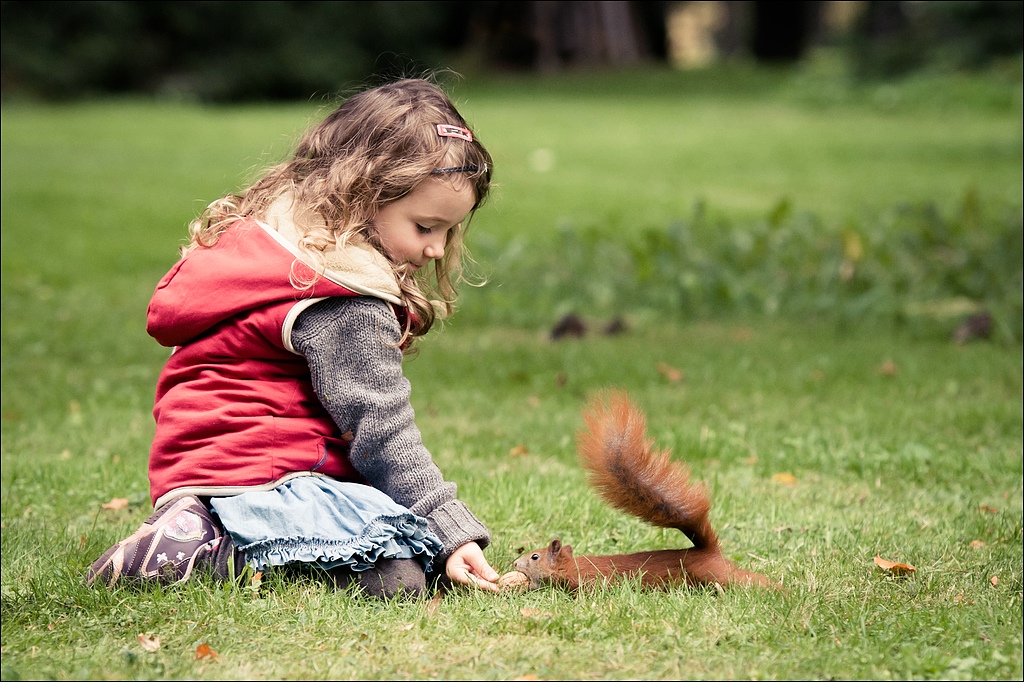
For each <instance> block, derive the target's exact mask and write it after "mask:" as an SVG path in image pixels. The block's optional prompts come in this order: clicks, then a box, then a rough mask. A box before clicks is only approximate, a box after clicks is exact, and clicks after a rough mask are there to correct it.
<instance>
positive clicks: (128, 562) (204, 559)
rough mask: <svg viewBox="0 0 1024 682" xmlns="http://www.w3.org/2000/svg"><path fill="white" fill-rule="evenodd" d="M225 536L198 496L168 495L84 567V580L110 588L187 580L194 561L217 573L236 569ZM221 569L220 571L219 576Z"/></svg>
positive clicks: (238, 567)
mask: <svg viewBox="0 0 1024 682" xmlns="http://www.w3.org/2000/svg"><path fill="white" fill-rule="evenodd" d="M236 554H237V553H236V552H234V547H233V545H232V542H231V537H230V536H229V535H228V534H227V533H225V532H224V529H223V527H221V525H220V523H218V521H217V520H216V519H215V518H214V517H213V515H212V514H211V513H210V511H209V510H208V509H207V508H206V505H204V504H203V503H202V502H201V501H200V500H199V498H197V497H194V496H192V495H188V496H185V497H179V498H177V499H174V500H172V501H170V502H168V503H167V504H165V505H164V506H163V507H161V508H160V509H158V510H157V511H156V512H155V513H154V514H153V515H152V516H150V517H149V518H148V519H146V522H145V523H143V524H142V525H141V526H140V527H139V529H138V530H137V531H135V532H134V533H132V534H131V535H130V536H129V537H127V538H125V539H124V540H122V541H121V542H119V543H117V544H116V545H114V546H113V547H111V548H110V549H108V550H107V551H106V552H104V553H103V556H101V557H100V558H99V559H97V560H96V562H95V563H94V564H93V565H92V566H91V567H90V568H89V572H88V573H87V574H86V578H85V580H86V583H87V584H89V585H94V584H96V583H97V582H98V583H101V584H104V585H106V586H107V587H113V586H114V585H115V584H116V583H117V582H118V581H119V580H123V581H131V582H143V581H147V580H156V581H159V582H162V583H178V582H184V581H185V580H188V579H189V577H190V576H191V575H192V573H193V571H194V570H195V569H196V568H197V567H199V566H204V565H206V566H208V567H210V568H212V569H213V572H214V573H215V574H216V575H217V576H218V577H221V578H227V577H229V570H230V569H229V565H231V568H235V569H241V567H242V566H241V565H240V562H239V561H238V559H240V558H241V557H236ZM222 574H223V575H222Z"/></svg>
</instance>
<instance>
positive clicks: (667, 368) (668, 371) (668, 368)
mask: <svg viewBox="0 0 1024 682" xmlns="http://www.w3.org/2000/svg"><path fill="white" fill-rule="evenodd" d="M658 373H659V374H661V376H663V377H665V378H666V379H668V381H669V382H670V383H673V384H677V383H679V382H680V381H682V380H683V373H682V372H681V371H679V370H678V369H676V368H675V367H673V366H672V365H668V364H665V363H664V362H659V363H658Z"/></svg>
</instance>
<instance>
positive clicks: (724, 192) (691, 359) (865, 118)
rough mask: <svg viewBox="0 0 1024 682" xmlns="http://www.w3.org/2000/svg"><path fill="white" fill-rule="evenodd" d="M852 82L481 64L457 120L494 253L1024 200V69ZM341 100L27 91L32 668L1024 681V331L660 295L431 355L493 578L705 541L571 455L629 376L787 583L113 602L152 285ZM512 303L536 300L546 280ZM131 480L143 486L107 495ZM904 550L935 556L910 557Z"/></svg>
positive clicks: (23, 545) (213, 675)
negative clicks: (556, 545)
mask: <svg viewBox="0 0 1024 682" xmlns="http://www.w3.org/2000/svg"><path fill="white" fill-rule="evenodd" d="M719 77H720V78H719ZM993 78H994V77H993ZM720 80H721V82H719V81H720ZM829 83H830V82H829V81H827V80H825V79H821V78H818V79H817V80H815V77H814V75H813V74H811V75H803V76H800V77H792V76H786V75H784V74H778V73H757V74H750V73H747V74H742V73H741V74H739V75H737V74H725V75H721V74H718V75H717V76H716V74H713V73H712V74H692V75H687V74H682V75H668V74H646V75H643V74H640V75H633V76H630V77H627V78H620V79H613V80H607V79H604V78H600V77H592V78H578V79H575V80H572V81H568V80H558V79H554V80H551V81H536V80H531V81H525V80H516V79H508V80H506V81H503V82H501V83H488V84H479V83H475V82H473V81H469V82H467V83H466V84H465V85H464V86H462V87H461V88H460V90H459V96H460V98H461V100H462V101H463V102H464V103H465V112H464V113H466V114H467V116H468V118H470V120H471V121H472V122H473V123H474V124H475V125H476V126H477V127H478V128H479V130H480V134H481V137H482V138H483V139H484V140H485V143H487V144H488V146H489V148H490V149H491V151H492V153H493V154H494V156H495V158H496V160H497V163H498V171H497V173H498V174H497V178H498V181H499V182H500V184H501V187H500V188H499V190H498V192H497V194H496V196H495V198H494V202H493V205H491V206H488V207H487V208H486V209H485V211H483V212H481V214H480V215H479V216H478V217H477V221H476V223H475V224H474V231H475V234H476V238H477V239H480V240H486V239H490V240H493V241H497V242H499V243H502V242H508V243H511V242H513V241H515V240H520V242H521V243H522V245H523V246H522V248H523V249H524V251H525V255H523V256H522V257H523V258H529V252H530V250H531V249H535V250H537V251H538V252H540V251H543V250H545V249H550V248H551V245H552V244H553V243H556V242H554V241H552V240H550V239H549V238H548V236H549V235H550V234H551V233H552V232H553V231H554V230H555V228H557V227H558V226H559V225H560V224H562V223H565V222H570V223H573V224H575V225H580V226H586V227H592V228H593V229H596V230H599V231H604V232H605V233H606V234H608V235H610V236H614V235H615V233H616V231H621V230H624V229H628V228H629V226H631V225H634V224H635V225H637V226H639V227H659V226H664V225H666V224H668V223H669V222H671V221H672V220H676V219H678V218H679V217H680V216H684V215H688V214H689V213H690V212H691V211H692V208H693V204H694V203H695V202H697V201H700V200H703V201H705V202H706V204H707V205H708V207H709V210H710V211H712V212H713V213H716V214H719V215H722V216H727V217H730V218H732V219H735V220H745V219H750V218H754V217H759V216H763V215H764V214H765V213H766V212H767V211H769V210H770V209H771V207H772V206H773V205H775V204H776V203H777V202H778V201H779V199H780V198H782V197H788V198H789V199H790V201H791V202H792V203H793V205H794V206H796V207H797V209H798V210H805V211H810V212H813V213H815V214H816V215H819V216H821V217H822V219H824V220H826V221H831V222H834V223H836V224H842V223H843V222H844V221H848V220H854V219H859V217H860V216H863V215H864V214H870V213H871V212H873V211H877V210H881V209H884V208H886V207H888V206H892V205H893V204H896V203H899V202H903V201H915V202H916V201H930V202H935V203H936V205H938V206H940V207H942V208H949V207H952V206H956V205H957V204H958V202H960V201H961V200H962V198H963V196H964V193H965V192H968V191H976V192H977V195H978V196H979V197H980V201H981V202H982V204H983V205H984V206H985V207H986V210H987V209H988V208H992V207H994V208H993V210H995V209H996V208H1001V207H1005V206H1010V207H1011V208H1012V207H1015V208H1016V210H1017V211H1019V207H1020V204H1021V157H1022V152H1021V104H1020V102H1021V100H1020V84H1019V76H1018V77H1017V80H1016V81H1013V82H1011V83H1010V86H1004V85H1002V84H1001V83H1002V81H1000V80H999V79H998V78H995V79H994V80H990V81H986V80H984V79H980V80H977V81H970V82H960V81H956V80H952V79H950V80H945V81H935V82H931V83H930V85H929V83H924V84H922V82H912V83H906V84H903V85H900V86H887V87H888V89H885V88H881V87H876V88H865V89H862V90H842V89H838V90H837V89H835V87H834V84H832V85H829ZM826 86H827V87H826ZM829 88H832V89H829ZM316 110H317V107H316V106H314V105H281V106H266V107H232V108H207V107H202V106H198V105H191V104H168V103H151V102H133V101H122V102H97V103H88V104H78V105H66V106H41V105H27V104H16V105H15V104H5V105H4V107H3V111H2V126H0V134H2V164H0V173H2V191H3V195H2V221H0V225H2V254H0V259H2V301H3V309H2V322H3V325H2V386H3V389H2V403H3V404H2V409H0V418H2V419H0V428H2V446H0V454H2V500H0V513H2V522H0V523H2V534H0V543H2V546H0V549H2V551H0V562H2V573H0V574H2V618H3V627H2V644H0V646H2V653H3V661H2V678H3V679H12V680H13V679H31V678H61V679H67V678H112V679H124V678H194V679H262V678H275V679H279V678H329V679H352V678H361V679H366V678H371V679H374V678H380V679H394V678H409V679H424V678H442V679H449V678H451V679H462V678H465V679H470V678H477V679H479V678H487V679H517V678H518V679H547V678H550V679H578V678H666V679H686V678H715V679H722V678H787V679H788V678H792V679H818V678H836V677H838V678H872V679H880V678H891V677H896V678H932V679H1020V678H1021V676H1022V673H1024V668H1022V652H1024V647H1022V642H1021V639H1022V634H1021V633H1022V627H1024V623H1022V620H1024V619H1022V608H1024V607H1022V572H1024V568H1022V562H1024V557H1022V554H1024V550H1022V542H1024V535H1022V526H1024V510H1022V506H1024V502H1022V497H1024V484H1022V456H1024V453H1022V435H1024V434H1022V431H1024V418H1022V404H1024V400H1022V390H1024V389H1022V383H1024V360H1022V354H1021V347H1020V344H1019V343H1016V344H1014V343H1009V344H1008V343H1005V342H1004V343H988V342H979V343H971V344H967V345H962V346H961V345H955V344H953V343H951V342H949V341H948V340H947V339H946V338H945V337H944V336H935V335H920V334H911V333H907V332H906V331H901V330H899V329H893V328H890V327H876V326H873V325H871V324H864V325H858V324H851V325H847V326H845V327H842V328H838V327H836V326H835V325H834V324H828V323H825V322H822V321H820V320H814V319H805V318H800V319H795V318H782V319H777V318H776V319H769V318H765V317H761V316H752V317H712V318H709V319H686V318H683V317H681V316H672V315H664V316H660V317H658V316H650V317H642V318H638V319H635V320H632V324H631V326H630V328H629V330H628V331H627V332H626V333H624V334H620V335H616V336H604V335H601V334H591V335H590V336H588V337H586V338H582V339H567V340H563V341H559V342H553V341H551V340H550V339H549V337H548V334H547V330H548V328H549V327H550V324H551V323H552V320H550V319H547V318H545V317H543V316H536V317H535V318H534V319H532V320H531V319H530V318H529V315H524V316H522V317H521V318H519V321H518V322H517V324H514V325H513V324H494V325H489V326H483V325H480V324H478V323H476V322H474V320H478V319H479V317H470V318H469V319H467V320H460V318H459V317H458V316H456V318H455V319H454V320H453V321H452V322H451V323H450V324H448V325H447V326H446V327H445V328H444V329H443V330H442V331H441V332H440V333H438V334H436V335H433V336H431V337H430V338H429V339H427V340H426V342H425V343H424V344H423V348H422V352H421V353H420V355H419V356H418V357H417V358H415V359H414V360H412V361H410V362H409V363H408V367H407V373H408V375H409V377H410V379H411V381H412V383H413V402H414V406H415V408H416V410H417V417H418V424H419V426H420V428H421V430H422V431H423V434H424V439H425V442H426V443H427V445H428V447H429V448H430V449H431V451H432V452H433V454H434V456H435V459H436V460H437V462H438V464H439V466H440V467H441V468H442V470H443V471H444V472H445V474H446V476H447V477H448V478H449V479H451V480H453V481H456V482H457V483H458V484H459V489H460V497H461V498H462V499H464V500H465V501H466V502H467V504H469V506H470V507H471V508H472V509H473V510H474V511H475V512H476V513H477V514H478V515H479V516H480V517H481V518H482V519H483V520H485V521H486V522H487V523H488V525H489V526H490V528H491V530H492V532H493V535H494V542H493V544H492V546H491V547H490V548H489V549H488V550H487V555H488V558H489V559H490V560H491V562H492V563H493V564H494V565H495V566H496V567H497V568H498V569H499V570H502V571H503V570H508V569H509V568H510V563H511V561H512V560H513V559H514V558H515V557H516V556H517V552H518V550H519V548H522V547H526V548H533V547H539V546H541V545H543V544H546V543H547V542H548V541H549V540H550V539H551V538H552V537H554V536H559V537H561V538H562V540H563V541H565V542H567V543H570V544H572V545H573V546H574V548H575V549H576V551H577V552H585V553H617V552H627V551H639V550H647V549H661V548H670V547H676V546H680V545H681V544H683V543H682V541H681V539H680V538H679V537H677V535H678V534H676V533H672V532H668V531H662V530H656V529H653V528H650V527H648V526H646V525H645V524H643V523H642V522H640V521H638V520H636V519H632V518H629V517H626V516H623V515H621V514H619V513H617V512H613V511H611V510H610V509H608V508H607V507H606V506H604V505H603V504H602V503H601V502H599V501H598V499H597V498H596V496H595V495H594V494H593V493H592V492H591V491H590V490H589V489H588V488H587V486H586V483H585V480H584V476H583V473H582V471H581V470H580V468H579V466H578V465H577V463H576V461H575V455H574V451H573V433H574V431H575V429H576V428H578V426H579V425H580V420H579V412H580V408H581V407H582V405H583V403H584V402H585V400H586V399H587V397H588V396H590V395H591V394H592V393H593V392H594V391H596V390H599V389H601V388H603V387H608V386H617V387H621V388H626V389H628V390H629V391H630V392H631V394H632V395H633V397H634V398H635V399H636V401H637V402H638V403H639V404H640V405H641V406H642V407H643V408H644V409H645V410H646V411H647V412H648V417H649V426H650V430H651V435H652V436H654V437H655V438H656V439H657V441H658V442H659V444H661V445H663V446H667V447H671V448H672V449H673V450H674V451H675V453H676V456H677V457H678V458H681V459H684V460H685V461H687V462H688V463H689V464H690V466H691V467H692V469H693V470H694V473H695V475H696V476H698V477H700V478H701V479H703V480H705V481H707V482H708V484H709V486H710V488H711V490H712V493H713V499H714V503H713V511H712V515H713V521H714V523H715V525H716V527H717V529H718V531H719V533H720V535H721V537H722V541H723V546H724V548H725V550H726V551H727V553H728V554H729V555H730V556H732V557H733V558H734V559H735V560H736V561H737V562H738V563H740V564H741V565H743V566H744V567H747V568H750V569H752V570H756V571H759V572H762V573H765V574H767V575H769V576H772V577H774V578H777V579H779V580H781V581H782V582H783V583H784V585H785V590H783V591H781V592H777V593H776V592H772V593H763V592H756V591H755V592H750V591H744V590H732V591H727V592H725V593H721V594H720V593H718V592H716V591H714V590H675V591H672V592H668V593H645V592H642V591H640V590H637V589H636V588H635V586H633V585H631V584H623V585H618V586H615V587H609V588H606V589H601V590H596V591H591V592H586V593H582V594H580V595H570V594H567V593H564V592H560V591H557V590H541V591H537V592H532V593H528V594H525V595H501V596H498V597H491V596H489V595H484V594H477V593H469V592H457V593H452V594H449V595H447V596H446V597H445V598H444V599H443V600H434V601H430V602H423V603H413V604H394V605H385V604H378V603H372V602H367V601H364V600H361V599H353V598H352V596H351V595H350V594H348V593H338V592H334V591H331V590H329V589H327V588H326V587H325V586H323V585H322V584H319V583H317V582H315V581H298V582H285V581H283V580H281V579H279V578H278V577H275V576H273V575H268V576H264V579H263V581H262V583H259V584H252V583H247V584H245V585H243V586H241V587H232V586H224V585H218V584H215V583H213V582H209V581H206V580H200V581H197V582H195V583H192V584H189V585H185V586H181V587H178V588H171V589H156V590H151V591H146V592H139V591H135V590H132V589H117V590H114V591H112V592H108V591H106V590H91V589H87V588H85V587H84V586H83V585H82V583H81V579H82V576H83V575H84V572H85V569H86V568H87V566H88V565H89V564H90V563H91V561H92V560H93V559H95V558H96V557H97V556H98V555H99V553H100V552H102V551H103V549H105V548H106V547H107V546H108V545H109V544H111V543H112V542H114V541H116V540H118V539H120V538H121V537H123V536H124V535H126V534H127V533H128V532H130V531H131V530H133V529H134V528H135V527H136V526H137V525H138V523H139V522H141V521H142V520H143V519H144V518H145V517H146V516H147V515H148V514H149V511H150V510H149V502H148V482H147V479H146V471H145V462H146V454H147V452H148V447H149V441H150V438H151V437H152V418H151V416H150V409H151V401H152V395H153V389H154V382H155V379H156V376H157V373H158V372H159V370H160V366H161V363H162V362H163V360H164V359H165V358H166V350H165V349H162V348H160V347H158V346H157V345H156V344H155V342H153V341H152V340H151V339H149V338H148V337H147V336H146V334H145V330H144V318H145V309H146V304H147V301H148V298H149V296H150V294H151V292H152V288H153V286H154V285H155V283H156V281H157V280H158V279H159V277H160V276H161V275H162V274H163V273H164V272H165V271H166V269H167V268H168V267H170V265H171V264H172V263H173V262H174V260H175V257H176V251H175V248H176V246H177V244H178V243H180V242H181V240H182V239H183V237H184V234H185V223H186V222H187V221H188V220H189V219H190V218H191V217H192V216H193V215H194V214H195V213H196V212H198V211H199V210H200V209H201V207H202V206H203V205H204V204H205V203H207V202H208V201H210V200H212V199H214V198H216V197H218V196H220V195H221V194H223V193H225V192H226V191H229V190H231V189H233V188H235V187H236V186H238V185H239V184H240V183H242V182H243V181H244V179H245V178H246V177H249V176H251V174H252V172H253V171H254V170H255V169H256V168H259V167H261V166H263V165H265V164H266V163H269V162H270V161H272V160H273V159H275V158H277V157H278V156H280V155H281V154H283V153H285V151H286V150H287V148H288V146H289V144H290V141H291V140H292V139H293V138H294V136H295V134H296V133H297V131H298V130H299V129H301V128H302V127H303V126H304V125H305V123H306V122H307V121H308V120H310V119H311V118H312V117H313V116H315V113H316ZM972 188H973V189H972ZM488 287H489V288H490V287H496V288H499V289H500V290H502V291H505V292H507V296H509V297H512V299H513V300H518V301H521V302H522V306H523V307H524V308H526V309H528V308H529V305H530V301H531V295H532V294H531V291H532V289H531V282H529V281H492V282H490V283H489V284H488ZM467 299H469V300H468V301H467V304H468V305H469V306H471V305H473V300H472V296H471V295H468V296H467ZM524 320H525V322H524ZM114 498H124V499H127V500H128V501H129V504H128V505H127V506H126V507H124V508H120V509H106V508H104V507H103V506H102V505H103V503H106V502H109V501H110V500H112V499H114ZM876 555H877V556H881V557H883V558H886V559H891V560H894V561H901V562H906V563H909V564H912V565H914V566H915V567H916V569H917V570H916V571H915V572H914V573H913V574H912V575H910V576H905V577H894V576H892V575H889V574H888V573H886V572H884V571H882V570H881V569H879V568H878V567H877V566H876V565H875V564H874V562H873V559H874V557H875V556H876ZM203 645H205V646H206V647H209V650H210V651H212V652H213V653H210V654H209V655H206V656H201V655H200V654H202V653H203V652H205V651H207V650H206V649H205V648H203Z"/></svg>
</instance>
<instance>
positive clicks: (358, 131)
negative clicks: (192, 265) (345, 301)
mask: <svg viewBox="0 0 1024 682" xmlns="http://www.w3.org/2000/svg"><path fill="white" fill-rule="evenodd" d="M438 124H446V125H454V126H459V127H461V128H466V129H469V125H468V124H467V123H466V121H465V119H463V118H462V116H461V115H460V114H459V112H458V111H457V110H456V108H455V105H454V104H452V102H451V100H450V99H449V98H448V96H447V95H446V94H445V93H444V91H443V90H441V88H440V87H438V86H437V85H435V84H434V83H432V82H430V81H429V80H426V79H418V78H407V79H402V80H398V81H395V82H392V83H387V84H385V85H381V86H378V87H375V88H371V89H368V90H364V91H363V92H360V93H357V94H355V95H353V96H351V97H349V98H348V99H346V100H345V101H344V102H343V103H342V104H341V105H340V106H339V107H338V108H337V109H335V110H334V111H333V112H331V113H330V114H329V115H328V116H327V117H326V118H324V120H323V121H321V122H320V123H319V124H317V125H315V126H314V127H313V128H311V129H310V130H309V131H307V132H306V133H305V134H304V135H303V136H302V138H301V139H300V140H299V143H298V145H297V147H296V149H295V152H294V154H293V155H292V158H291V159H290V160H288V161H286V162H284V163H281V164H278V165H277V166H274V167H272V168H271V169H270V170H269V171H267V172H266V173H265V174H264V175H263V177H262V178H260V179H259V180H258V181H256V182H255V183H254V184H253V185H251V186H250V187H249V188H247V189H245V190H243V191H242V192H240V193H238V194H231V195H228V196H225V197H223V198H221V199H218V200H217V201H214V202H213V203H211V204H210V205H209V206H207V207H206V209H205V210H204V211H203V213H202V214H201V215H200V216H199V217H198V218H197V219H196V220H194V221H193V222H192V223H191V224H190V225H189V235H190V240H189V243H188V244H187V245H185V246H184V247H182V249H181V254H182V256H184V255H186V254H187V253H188V252H189V251H191V250H193V249H195V248H199V247H210V246H213V245H214V244H216V243H217V240H218V239H219V238H220V235H221V234H222V233H223V232H224V231H225V230H226V229H228V228H229V227H230V226H231V224H232V223H234V222H236V221H238V220H240V219H245V218H260V217H261V216H263V215H264V214H265V212H266V210H267V208H268V207H269V206H270V204H271V203H273V201H274V200H275V199H277V198H278V197H280V196H282V195H284V194H286V193H291V194H292V195H293V196H294V198H295V204H296V205H298V206H301V207H302V208H303V209H304V210H309V211H312V212H314V213H316V214H318V215H319V216H321V217H322V218H323V221H324V222H323V223H322V224H321V225H310V226H306V227H305V233H304V234H301V235H300V237H299V243H298V247H299V249H300V250H301V251H302V252H303V253H304V254H305V255H306V256H308V257H309V259H310V260H311V262H312V263H314V264H317V263H319V264H321V267H320V268H319V271H320V272H322V271H323V269H324V268H323V267H322V264H323V262H324V254H325V252H326V251H327V250H329V249H331V248H332V247H334V246H335V245H337V246H344V245H345V244H346V243H348V241H349V240H351V239H352V238H353V235H360V236H362V237H363V238H365V239H367V240H368V241H369V242H370V243H371V244H373V245H374V246H375V247H376V248H377V249H378V250H380V251H381V252H382V253H384V255H385V256H387V255H388V254H387V253H386V252H385V251H384V250H383V249H382V248H381V246H380V243H379V241H378V240H377V239H376V236H375V234H374V227H373V221H374V218H375V217H376V215H377V212H378V211H379V210H380V209H381V208H382V207H384V206H386V205H388V204H389V203H391V202H393V201H397V200H398V199H401V198H402V197H404V196H406V195H407V194H409V193H410V192H411V191H412V190H413V189H414V188H415V187H416V186H417V185H419V183H421V182H423V181H424V180H426V179H427V178H429V177H431V176H432V175H433V176H434V177H438V175H437V174H436V173H435V171H438V170H440V169H442V168H443V169H446V170H447V172H445V173H444V174H443V175H445V176H452V175H455V174H457V175H459V176H462V177H464V178H466V179H467V180H468V181H469V182H470V183H471V185H472V187H473V189H474V191H475V193H476V202H475V203H474V205H473V209H472V211H470V215H469V217H467V218H466V221H465V222H464V224H462V225H459V226H457V227H456V228H455V229H453V230H450V231H449V233H448V240H447V243H446V245H445V252H444V256H443V257H442V258H440V259H437V260H434V261H433V265H434V266H433V268H422V269H421V270H420V271H419V272H413V271H412V270H411V269H410V268H408V267H407V266H405V265H403V264H393V267H394V270H395V276H396V278H397V280H398V284H399V288H400V289H401V298H402V302H403V304H404V305H405V307H406V310H407V314H405V315H403V316H402V317H404V318H405V319H404V325H405V329H404V331H403V335H402V342H403V344H405V347H406V348H407V349H408V348H409V347H411V342H412V341H414V339H415V338H416V337H419V336H422V335H424V334H426V333H427V332H428V331H429V330H430V328H431V327H432V326H433V324H434V321H435V320H436V319H437V318H438V316H440V317H441V318H442V319H443V318H445V317H447V316H449V315H450V314H451V312H452V309H453V305H454V303H455V300H456V298H457V297H458V293H457V291H456V287H455V285H456V283H458V282H459V281H461V280H462V261H463V258H464V256H465V246H464V237H465V231H466V228H468V225H469V221H470V219H471V218H472V216H473V214H474V213H475V212H476V209H477V208H479V207H480V205H481V204H483V202H484V200H485V199H486V198H487V193H488V191H489V190H490V184H491V173H492V163H491V156H490V154H488V152H487V150H486V149H485V148H484V147H483V145H482V144H480V142H479V141H478V140H477V139H476V135H475V134H473V135H472V137H473V139H472V141H468V140H464V139H461V138H458V137H442V136H440V135H439V134H438V129H437V126H438ZM452 169H458V170H455V171H454V172H452ZM431 270H432V272H429V271H431ZM293 284H295V285H296V286H298V287H302V286H307V287H308V286H311V285H312V282H295V281H293Z"/></svg>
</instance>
